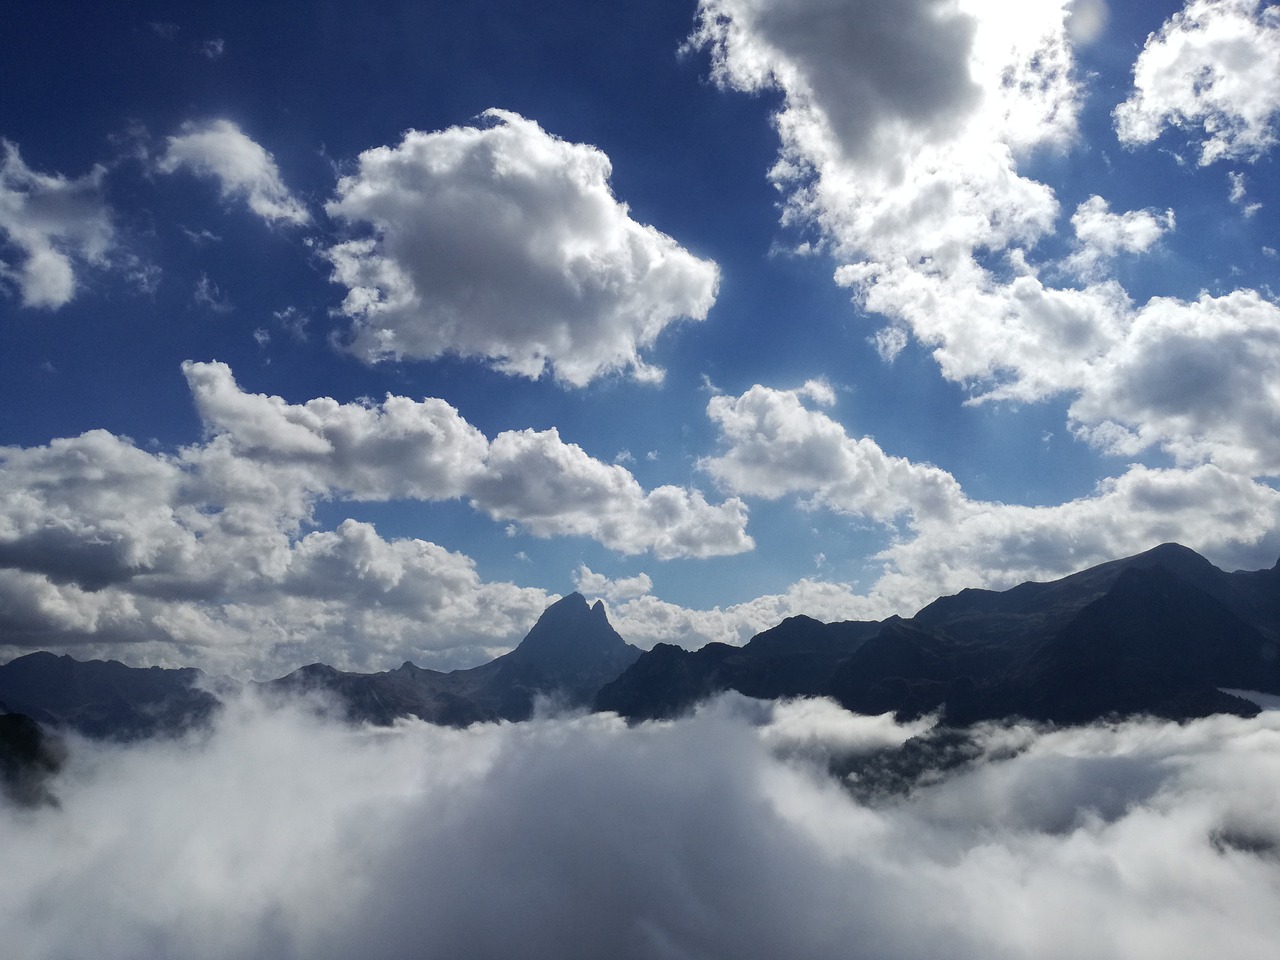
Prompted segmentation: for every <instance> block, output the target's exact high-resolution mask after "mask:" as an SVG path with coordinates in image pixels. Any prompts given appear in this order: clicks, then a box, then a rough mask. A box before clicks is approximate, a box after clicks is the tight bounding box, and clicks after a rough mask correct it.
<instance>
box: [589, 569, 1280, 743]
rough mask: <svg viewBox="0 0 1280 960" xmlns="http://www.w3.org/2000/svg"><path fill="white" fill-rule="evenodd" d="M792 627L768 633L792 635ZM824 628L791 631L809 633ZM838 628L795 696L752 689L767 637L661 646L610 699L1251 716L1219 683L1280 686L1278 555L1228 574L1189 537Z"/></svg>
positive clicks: (621, 705) (914, 711)
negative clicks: (744, 698)
mask: <svg viewBox="0 0 1280 960" xmlns="http://www.w3.org/2000/svg"><path fill="white" fill-rule="evenodd" d="M792 623H793V621H787V622H786V623H784V624H781V625H780V626H779V627H776V628H775V631H781V634H778V633H775V631H770V632H769V633H774V637H775V641H777V640H780V639H781V637H782V636H785V635H786V634H787V632H788V630H785V629H784V628H788V625H789V624H792ZM811 623H812V622H810V623H802V624H797V625H796V626H794V627H791V628H790V629H793V630H795V632H796V636H797V638H799V637H800V636H802V635H803V634H804V633H805V632H806V631H813V630H814V628H813V627H812V626H811ZM828 626H829V628H832V629H838V628H845V629H847V630H849V633H848V635H847V638H846V640H845V642H846V643H847V644H848V646H847V647H846V648H845V650H844V651H840V650H838V649H834V648H827V655H826V656H825V658H824V657H822V656H817V655H802V659H803V660H804V661H805V670H803V671H795V672H791V673H789V674H787V673H783V672H782V671H778V673H776V674H774V676H777V677H781V676H786V677H787V678H788V679H789V680H790V681H791V683H790V684H789V686H787V688H786V689H785V690H784V689H782V687H783V684H782V683H781V681H779V683H777V684H776V685H775V686H774V687H772V688H770V687H767V686H766V687H765V688H764V689H761V687H760V686H758V685H757V686H754V687H753V686H752V683H753V682H754V681H755V678H757V677H759V676H762V675H764V676H767V675H769V674H770V667H769V666H766V664H767V662H768V659H769V657H770V656H773V655H774V651H776V649H777V645H776V644H765V645H763V646H761V647H760V648H759V649H758V651H756V650H753V648H755V647H757V644H758V642H759V641H760V640H761V639H762V638H764V637H766V636H767V634H761V635H760V637H757V638H756V640H753V641H752V642H751V643H749V644H747V645H746V646H745V647H743V648H742V649H741V650H735V649H734V648H724V649H723V650H718V649H717V650H711V651H710V652H704V651H706V650H708V648H703V650H702V651H694V652H692V653H691V652H688V651H684V650H680V649H679V648H677V647H667V646H660V647H655V648H654V649H653V650H652V651H650V652H649V653H646V654H645V655H644V656H642V657H641V658H640V659H639V660H637V661H636V663H635V664H633V665H632V666H631V667H630V668H629V669H628V670H627V671H626V672H625V673H624V674H623V675H622V676H620V677H619V678H618V679H617V680H615V681H614V682H613V683H611V684H609V685H607V686H606V687H604V688H603V689H602V690H601V692H600V695H599V696H598V697H597V705H598V706H599V707H601V708H603V709H611V710H616V711H617V712H619V713H621V714H622V715H624V716H626V717H628V718H631V719H645V718H653V717H667V716H672V715H673V714H675V713H679V712H681V711H683V710H687V709H688V708H689V707H690V706H692V704H694V703H696V702H697V701H698V700H699V699H703V698H705V697H707V696H710V695H712V694H714V693H717V692H720V691H722V690H736V691H738V692H739V693H743V694H746V695H748V696H778V695H811V696H831V697H834V698H835V699H836V700H838V701H839V702H840V703H841V704H842V705H844V706H845V707H847V708H849V709H851V710H855V711H857V712H860V713H875V714H878V713H886V712H893V713H894V714H896V715H897V716H898V717H899V718H900V719H908V718H915V717H919V716H922V715H924V714H927V713H934V712H936V713H939V714H940V715H941V719H942V720H943V722H944V723H945V724H947V725H966V724H970V723H973V722H976V721H979V720H987V719H998V718H1004V717H1013V716H1021V717H1026V718H1029V719H1034V720H1042V721H1053V722H1058V723H1080V722H1087V721H1089V720H1095V719H1098V718H1101V717H1105V716H1111V715H1115V716H1126V715H1136V714H1149V715H1153V716H1160V717H1168V718H1171V719H1189V718H1191V717H1199V716H1206V715H1208V714H1211V713H1217V712H1227V713H1238V714H1250V713H1253V712H1256V710H1257V708H1256V706H1255V705H1253V704H1252V703H1250V702H1248V701H1245V700H1241V699H1239V698H1238V697H1234V696H1231V695H1229V694H1226V693H1223V692H1221V690H1220V689H1219V688H1223V687H1226V688H1235V689H1247V690H1257V691H1260V692H1264V693H1276V692H1280V564H1278V565H1277V566H1276V567H1274V568H1272V569H1271V570H1264V571H1255V572H1240V573H1224V572H1223V571H1221V570H1219V569H1218V568H1216V567H1214V566H1213V565H1212V564H1211V563H1209V562H1208V561H1207V560H1205V559H1204V558H1203V557H1201V556H1199V555H1198V554H1196V553H1195V552H1194V551H1192V550H1189V549H1187V548H1186V547H1182V546H1179V545H1177V544H1164V545H1162V546H1159V547H1156V548H1155V549H1153V550H1149V551H1147V552H1146V553H1142V554H1139V555H1137V556H1135V557H1129V558H1126V559H1123V560H1116V561H1112V562H1110V563H1104V564H1101V565H1099V566H1096V567H1092V568H1090V569H1088V570H1084V571H1082V572H1080V573H1077V574H1073V575H1072V576H1069V577H1065V578H1063V579H1061V580H1056V581H1053V582H1050V583H1024V584H1021V585H1019V586H1017V587H1014V588H1012V589H1010V590H1005V591H1000V592H997V591H991V590H964V591H961V592H960V593H958V594H955V595H954V596H950V597H943V598H941V599H939V600H936V601H934V602H933V603H931V604H929V605H928V606H927V607H925V608H924V609H922V610H921V611H920V612H919V613H918V614H916V616H914V617H912V618H911V619H909V620H905V619H902V618H900V617H890V618H889V619H887V620H885V621H883V622H881V623H878V624H844V625H842V624H831V625H828ZM836 635H837V634H832V636H836ZM784 646H785V644H784ZM766 651H769V652H768V653H766ZM753 668H754V669H755V670H758V671H759V672H758V673H753ZM773 669H777V668H776V666H774V667H773Z"/></svg>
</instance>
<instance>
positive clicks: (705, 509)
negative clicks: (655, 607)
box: [469, 428, 755, 560]
mask: <svg viewBox="0 0 1280 960" xmlns="http://www.w3.org/2000/svg"><path fill="white" fill-rule="evenodd" d="M469 494H470V496H471V498H472V500H473V501H474V502H475V504H476V505H477V506H478V507H480V508H481V509H483V510H485V511H486V512H487V513H488V514H489V515H490V516H492V517H493V518H494V519H495V520H507V519H510V520H516V521H517V522H518V523H519V524H520V525H521V526H522V527H524V528H525V529H526V530H528V531H529V532H530V533H532V534H534V535H535V536H543V537H547V536H564V535H577V536H589V537H592V538H593V539H595V540H598V541H599V542H600V543H602V544H604V545H605V546H606V547H609V548H610V549H613V550H617V551H619V552H620V553H625V554H635V553H641V552H644V551H645V550H652V551H653V554H654V556H656V557H657V558H658V559H660V560H669V559H672V558H674V557H712V556H724V555H729V554H736V553H742V552H744V551H747V550H750V549H752V548H753V547H754V546H755V542H754V541H753V540H752V539H751V537H750V536H748V535H747V533H746V523H747V508H746V505H745V504H744V503H743V502H742V501H741V500H739V499H738V498H736V497H734V498H730V499H729V500H726V501H724V502H723V503H721V504H716V505H713V504H710V503H708V502H707V500H706V498H705V497H704V496H703V495H702V493H701V492H700V491H698V490H690V489H686V488H683V487H676V486H671V485H664V486H660V487H656V488H654V489H653V490H651V491H649V492H647V493H646V492H645V491H644V490H643V489H642V488H641V486H640V484H639V483H638V482H637V481H636V479H635V477H633V476H632V475H631V473H630V472H629V471H628V470H627V469H626V468H625V467H622V466H620V465H618V464H609V463H602V462H601V461H599V460H596V459H594V458H592V457H590V456H588V455H587V454H586V452H585V451H583V450H582V448H581V447H579V446H577V445H576V444H571V443H565V442H564V441H563V440H561V439H560V434H559V433H558V432H557V431H556V430H555V429H554V428H553V429H551V430H543V431H534V430H521V431H512V430H508V431H505V432H503V433H500V434H498V435H497V436H496V437H494V439H493V442H492V443H491V444H490V447H489V454H488V458H487V460H486V461H485V470H484V472H483V473H481V474H479V475H478V476H477V477H476V479H475V481H474V485H473V487H472V488H471V490H470V491H469Z"/></svg>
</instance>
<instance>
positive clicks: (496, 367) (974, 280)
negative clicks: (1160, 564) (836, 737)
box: [0, 0, 1280, 675]
mask: <svg viewBox="0 0 1280 960" xmlns="http://www.w3.org/2000/svg"><path fill="white" fill-rule="evenodd" d="M7 21H8V26H7V29H6V31H5V32H4V35H3V36H2V37H0V56H3V59H4V62H5V63H6V64H7V65H8V73H9V74H10V76H11V77H12V78H13V79H12V81H11V82H10V83H9V84H8V85H7V87H6V93H5V95H4V96H3V97H2V98H0V137H2V138H3V139H4V142H5V148H4V150H5V153H4V157H3V160H2V161H0V162H2V163H3V167H2V168H0V477H2V479H0V483H3V490H4V494H5V497H4V505H3V507H2V508H0V640H2V641H3V645H2V646H0V654H3V655H8V656H12V655H17V654H20V653H22V652H25V651H28V650H31V649H38V648H49V649H58V650H64V651H66V652H71V653H74V654H76V655H79V656H112V657H115V658H118V659H121V660H124V661H126V662H130V663H137V664H146V663H158V664H178V663H182V664H196V665H201V666H205V667H207V668H209V669H213V670H219V671H225V672H232V673H238V674H248V675H255V674H256V675H272V674H278V673H281V672H284V671H286V670H288V669H291V668H292V667H294V666H297V665H299V664H302V663H305V662H310V661H313V660H326V661H328V662H331V663H335V664H337V665H339V666H346V667H351V668H358V669H382V668H386V667H390V666H396V665H398V664H399V663H400V662H402V661H404V660H406V659H409V660H413V661H414V662H416V663H419V664H421V665H425V666H435V667H440V668H451V667H458V666H468V665H471V664H474V663H477V662H480V661H482V660H484V659H487V658H489V657H491V656H493V655H495V654H497V653H500V652H502V651H503V650H505V649H507V648H509V647H510V646H511V644H513V643H514V642H516V641H517V640H518V639H519V638H520V636H522V635H523V633H524V632H525V630H527V628H528V626H529V625H530V624H531V623H532V621H533V619H534V618H536V616H537V614H538V612H540V611H541V609H542V608H543V607H544V606H545V604H546V603H547V602H549V601H550V600H552V599H554V598H555V597H556V596H558V595H561V594H563V593H565V592H568V591H569V590H572V589H579V590H581V591H582V592H583V593H585V594H587V595H589V596H591V597H593V598H594V597H601V598H603V599H605V600H606V602H607V604H608V605H609V609H610V615H611V617H612V619H613V620H614V622H615V623H616V625H617V626H618V627H619V629H620V631H621V632H622V633H623V635H624V636H625V637H627V639H629V640H631V641H632V642H635V643H637V644H639V645H641V646H650V645H652V644H653V643H655V642H658V641H659V640H669V641H673V642H678V643H683V644H685V645H687V646H698V645H700V644H702V643H704V642H707V641H708V640H722V641H727V642H742V641H745V640H746V639H748V638H749V637H750V636H751V635H752V634H753V633H755V632H757V631H758V630H760V629H764V628H766V627H768V626H771V625H772V624H774V623H776V622H777V621H778V620H780V619H782V618H783V617H785V616H788V615H791V614H795V613H807V614H810V615H813V616H817V617H819V618H821V619H826V620H835V619H855V618H880V617H883V616H887V615H889V614H891V613H900V614H903V615H909V614H911V613H912V612H914V610H915V609H917V608H918V607H919V606H920V605H922V604H923V603H925V602H927V601H928V600H930V599H932V598H933V597H934V596H937V595H939V594H944V593H949V592H954V591H956V590H959V589H961V588H964V587H968V586H987V587H992V588H1003V587H1007V586H1011V585H1013V584H1016V583H1018V582H1020V581H1022V580H1025V579H1047V578H1051V577H1056V576H1060V575H1063V574H1066V573H1069V572H1071V571H1073V570H1076V569H1079V568H1081V567H1083V566H1087V565H1089V564H1092V563H1096V562H1100V561H1103V560H1106V559H1111V558H1113V557H1115V556H1120V555H1125V554H1130V553H1135V552H1138V551H1140V550H1143V549H1146V548H1148V547H1151V546H1154V545H1155V544H1157V543H1159V542H1162V541H1165V540H1179V541H1181V542H1183V543H1186V544H1187V545H1189V546H1191V547H1193V548H1195V549H1197V550H1200V551H1201V552H1203V553H1205V554H1206V555H1207V556H1208V557H1210V559H1212V560H1214V561H1215V562H1216V563H1219V564H1220V565H1222V566H1224V567H1226V568H1229V569H1234V568H1241V567H1243V568H1257V567H1261V566H1270V565H1271V564H1272V563H1274V562H1275V559H1276V557H1277V555H1280V493H1277V491H1276V489H1275V486H1274V480H1275V477H1276V476H1277V474H1280V393H1277V388H1276V384H1277V383H1280V307H1278V306H1277V303H1276V298H1275V289H1276V287H1277V283H1278V281H1280V277H1278V276H1277V274H1278V273H1280V259H1278V256H1277V248H1280V237H1277V231H1276V229H1275V223H1276V219H1275V213H1274V211H1275V209H1276V204H1277V200H1278V198H1277V196H1276V192H1277V190H1276V187H1277V177H1276V174H1275V167H1274V163H1275V159H1274V158H1275V152H1276V144H1275V140H1276V128H1277V123H1278V122H1280V13H1278V12H1277V7H1275V6H1274V5H1266V4H1258V3H1250V2H1245V0H1215V2H1205V0H1197V2H1192V3H1189V4H1187V5H1186V7H1185V8H1183V7H1182V6H1180V5H1179V4H1177V3H1163V4H1156V3H1150V4H1141V5H1118V4H1117V5H1114V6H1109V5H1107V4H1105V3H1104V2H1103V0H1076V2H1075V3H1067V4H1062V3H994V2H990V3H979V2H976V0H968V2H944V0H906V2H903V3H900V4H894V5H886V4H877V3H872V2H856V0H799V2H797V0H787V2H783V0H703V2H702V3H700V4H694V3H670V2H661V3H629V2H624V3H616V4H607V5H601V4H590V3H581V4H578V3H564V4H558V5H554V6H552V5H548V4H534V3H527V2H516V0H510V2H502V3H485V4H477V3H461V2H458V3H432V4H391V3H370V4H363V5H360V6H359V7H358V9H353V8H350V6H349V5H338V4H331V3H281V4H272V5H270V6H269V7H267V8H264V7H262V6H261V5H256V4H255V5H250V4H237V3H226V4H221V5H219V6H218V7H217V8H216V9H215V8H209V7H207V6H205V5H189V6H187V5H173V4H164V5H162V4H154V3H130V4H113V5H109V6H105V7H103V6H92V5H80V4H70V3H57V2H52V3H50V2H45V3H38V4H37V3H29V2H26V0H17V2H16V3H14V4H12V5H11V9H10V12H9V14H8V17H7Z"/></svg>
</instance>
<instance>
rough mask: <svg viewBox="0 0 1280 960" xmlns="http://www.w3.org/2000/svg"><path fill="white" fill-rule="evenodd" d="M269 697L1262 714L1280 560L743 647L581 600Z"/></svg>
mask: <svg viewBox="0 0 1280 960" xmlns="http://www.w3.org/2000/svg"><path fill="white" fill-rule="evenodd" d="M214 682H215V681H214V680H213V679H211V678H209V677H207V676H205V675H204V674H202V673H201V672H200V671H198V670H161V669H159V668H155V667H152V668H148V669H134V668H130V667H126V666H124V665H123V664H120V663H116V662H114V661H108V662H106V663H104V662H102V661H89V662H86V663H81V662H77V661H75V660H73V659H72V658H71V657H66V656H63V657H59V656H55V655H53V654H51V653H36V654H30V655H28V656H25V657H19V658H18V659H16V660H14V661H12V662H10V663H8V664H6V665H4V666H2V667H0V699H3V700H4V701H5V702H6V703H7V704H8V706H9V707H10V708H11V709H13V710H15V711H19V712H21V713H23V714H26V715H28V716H29V717H31V718H34V720H35V721H39V722H40V723H41V724H44V725H47V726H50V727H53V728H68V729H74V730H78V731H80V732H83V733H87V734H90V735H93V736H114V737H133V736H145V735H150V734H153V733H155V732H159V731H173V730H181V729H184V728H186V727H188V726H190V725H192V724H196V723H200V722H203V721H205V720H207V719H208V717H209V716H210V715H212V713H213V711H214V710H216V709H217V706H218V702H219V701H218V698H217V697H216V696H215V695H214V693H212V692H210V689H211V685H212V684H214ZM260 686H261V687H262V688H263V689H264V690H266V691H268V692H271V691H289V692H297V691H317V692H320V693H322V694H324V695H325V696H327V697H329V698H331V699H332V701H333V702H334V703H335V704H336V705H337V706H338V708H339V709H340V710H342V711H343V712H344V713H345V715H346V716H347V717H348V718H350V719H352V720H355V721H361V722H370V723H378V724H387V723H391V722H392V721H394V720H395V719H396V718H398V717H404V716H414V717H420V718H422V719H425V720H428V721H431V722H434V723H444V724H450V725H455V726H463V725H466V724H469V723H474V722H477V721H486V720H499V719H503V720H524V719H527V718H529V717H530V716H531V715H532V713H533V711H534V708H535V702H536V701H537V700H538V699H539V698H546V699H548V700H549V701H551V702H552V703H555V704H558V705H560V706H563V707H568V708H577V707H586V706H592V707H594V708H595V709H601V710H612V711H616V712H617V713H619V714H621V715H622V716H624V717H627V718H628V719H632V720H639V719H648V718H658V717H672V716H677V715H679V714H681V713H684V712H687V711H688V710H690V709H692V708H693V707H694V706H695V705H696V704H697V703H698V702H700V701H701V700H704V699H706V698H707V697H710V696H713V695H715V694H717V693H720V692H723V691H727V690H735V691H737V692H739V693H742V694H744V695H746V696H749V697H756V698H761V699H773V698H778V697H795V696H829V697H833V698H834V699H836V700H837V701H838V702H840V703H841V704H842V705H844V706H845V707H847V708H849V709H851V710H855V711H858V712H861V713H877V714H878V713H885V712H892V713H894V714H896V715H897V716H898V717H899V718H900V719H908V718H915V717H919V716H922V715H925V714H930V713H936V714H938V715H939V717H940V719H941V721H942V724H943V726H944V727H963V726H966V725H969V724H972V723H974V722H977V721H982V720H989V719H1001V718H1009V717H1025V718H1028V719H1032V720H1038V721H1047V722H1056V723H1083V722H1088V721H1092V720H1096V719H1099V718H1103V717H1109V716H1128V715H1137V714H1146V715H1152V716H1158V717H1168V718H1171V719H1178V720H1182V719H1189V718H1192V717H1200V716H1206V715H1208V714H1211V713H1218V712H1226V713H1236V714H1251V713H1254V712H1256V710H1257V707H1256V705H1254V704H1253V703H1251V702H1249V701H1248V700H1244V699H1241V698H1239V697H1237V696H1234V695H1232V694H1228V693H1225V692H1223V690H1224V688H1225V689H1233V690H1254V691H1258V692H1261V693H1267V694H1273V695H1280V564H1277V565H1276V566H1275V567H1273V568H1271V569H1269V570H1258V571H1252V572H1236V573H1226V572H1223V571H1222V570H1219V569H1218V568H1216V567H1214V566H1213V565H1212V564H1211V563H1209V562H1208V561H1207V560H1205V559H1204V558H1203V557H1201V556H1199V555H1198V554H1196V553H1195V552H1194V551H1191V550H1188V549H1187V548H1185V547H1181V546H1178V545H1177V544H1164V545H1162V546H1160V547H1156V548H1155V549H1153V550H1149V551H1147V552H1146V553H1142V554H1139V555H1137V556H1134V557H1128V558H1126V559H1123V560H1115V561H1112V562H1110V563H1104V564H1101V565H1099V566H1096V567H1091V568H1090V569H1088V570H1084V571H1081V572H1079V573H1076V574H1073V575H1071V576H1069V577H1064V578H1063V579H1061V580H1055V581H1052V582H1049V583H1023V584H1021V585H1019V586H1017V587H1014V588H1012V589H1010V590H1005V591H991V590H963V591H961V592H960V593H958V594H955V595H954V596H949V597H942V598H940V599H938V600H936V601H934V602H933V603H931V604H929V605H928V606H926V607H925V608H924V609H922V610H921V611H920V612H919V613H917V614H916V615H915V616H914V617H911V618H910V619H903V618H901V617H890V618H888V619H887V620H884V621H880V622H847V623H829V624H828V623H820V622H819V621H817V620H814V619H812V618H809V617H803V616H800V617H792V618H790V619H788V620H785V621H783V622H782V623H780V624H778V625H777V626H776V627H773V628H772V629H770V630H766V631H764V632H763V633H761V634H759V635H757V636H756V637H754V638H753V639H752V640H751V641H750V642H749V643H747V644H746V645H745V646H743V647H733V646H728V645H726V644H720V643H712V644H708V645H706V646H704V647H702V648H701V649H699V650H693V651H690V650H685V649H683V648H681V647H677V646H673V645H671V644H664V643H660V644H658V645H657V646H655V647H654V648H653V649H652V650H650V651H648V652H646V653H643V654H641V652H640V651H639V650H638V649H637V648H635V647H633V646H631V645H629V644H627V643H626V642H625V641H624V640H623V639H622V637H620V636H619V635H618V633H617V632H616V631H615V630H614V629H613V627H612V626H610V624H609V621H608V617H607V616H606V614H605V610H604V606H603V604H601V603H599V602H597V603H596V604H595V605H594V606H589V605H588V604H587V602H586V600H585V599H583V597H582V596H581V595H579V594H576V593H573V594H570V595H569V596H567V597H565V598H564V599H562V600H559V601H557V602H556V603H554V604H552V605H551V606H550V607H548V608H547V609H546V611H544V613H543V615H542V617H541V618H540V619H539V620H538V622H537V623H536V624H535V625H534V626H533V628H532V629H531V630H530V631H529V633H528V635H527V636H526V637H525V638H524V640H523V641H522V642H521V643H520V645H519V646H517V647H516V648H515V649H514V650H512V651H511V652H510V653H508V654H505V655H504V656H501V657H498V658H497V659H495V660H492V661H490V662H489V663H486V664H483V665H481V666H478V667H473V668H471V669H468V670H455V671H452V672H450V673H442V672H440V671H436V670H426V669H422V668H421V667H417V666H415V665H414V664H412V663H405V664H404V665H402V666H401V667H399V668H397V669H395V670H388V671H385V672H382V673H373V674H363V673H350V672H343V671H340V670H336V669H334V668H333V667H330V666H326V665H325V664H321V663H315V664H311V665H309V666H306V667H302V668H301V669H299V670H296V671H294V672H293V673H291V674H289V675H288V676H285V677H281V678H280V679H278V680H273V681H269V682H267V683H265V684H262V685H260ZM938 743H942V744H943V745H944V746H945V747H946V749H947V750H948V751H950V752H951V753H954V754H956V756H961V755H962V754H963V751H959V752H957V750H956V749H953V747H954V745H953V744H951V742H950V741H938ZM936 747H937V744H933V745H931V746H930V749H931V750H933V749H935V748H936ZM921 755H922V756H923V755H924V754H923V753H922V754H921ZM895 775H896V774H895ZM868 777H870V779H869V780H868V782H871V781H872V780H875V781H876V782H881V781H883V780H884V776H881V775H879V774H877V775H876V777H871V776H870V774H868Z"/></svg>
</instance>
